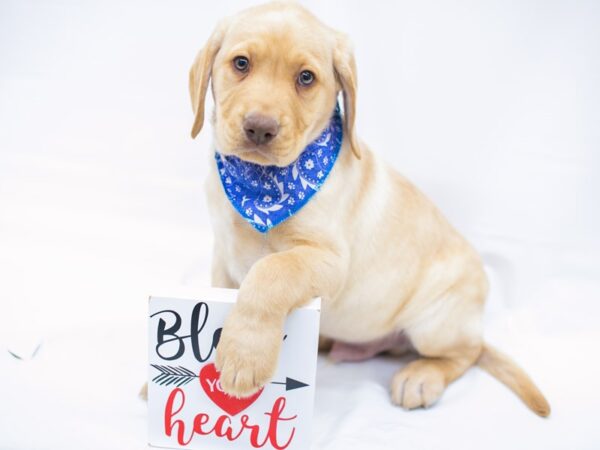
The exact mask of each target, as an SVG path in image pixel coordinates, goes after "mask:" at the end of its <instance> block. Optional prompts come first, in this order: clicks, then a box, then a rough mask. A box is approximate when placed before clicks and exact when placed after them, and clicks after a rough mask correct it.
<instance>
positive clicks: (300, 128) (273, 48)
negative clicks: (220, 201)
mask: <svg viewBox="0 0 600 450" xmlns="http://www.w3.org/2000/svg"><path fill="white" fill-rule="evenodd" d="M211 79H212V92H213V97H214V101H215V111H214V116H213V121H214V124H213V125H214V128H215V141H216V142H215V143H216V146H217V149H218V150H219V152H221V153H223V154H225V155H235V156H238V157H239V158H241V159H244V160H246V161H250V162H253V163H257V164H263V165H278V166H286V165H289V164H291V163H292V162H293V161H294V160H296V159H297V158H298V156H299V155H300V153H301V152H302V150H303V149H304V147H306V145H308V144H309V143H310V142H311V141H313V140H314V139H316V138H317V137H318V135H319V133H320V132H321V131H322V130H323V129H324V128H325V126H326V125H327V123H328V121H329V119H330V118H331V114H332V112H333V110H334V108H335V103H336V99H337V96H338V93H339V92H340V91H343V97H344V127H345V130H344V132H345V136H344V137H345V139H348V140H349V143H350V146H351V148H352V151H353V152H354V154H355V155H356V156H357V157H358V158H360V148H359V146H358V142H357V139H356V137H355V131H354V117H355V110H356V67H355V63H354V56H353V54H352V50H351V48H350V45H349V43H348V41H347V39H346V38H345V36H343V35H342V34H340V33H338V32H336V31H334V30H332V29H331V28H329V27H327V26H325V25H323V24H322V23H321V22H319V21H318V20H317V19H316V18H315V17H314V16H313V15H311V14H310V13H309V12H308V11H306V10H305V9H303V8H302V7H300V6H298V5H295V4H291V3H270V4H267V5H262V6H258V7H255V8H251V9H248V10H246V11H243V12H242V13H240V14H238V15H236V16H234V17H231V18H229V19H226V20H224V21H223V22H221V23H220V24H219V26H217V28H216V29H215V31H214V32H213V34H212V36H211V37H210V38H209V40H208V42H207V43H206V45H205V46H204V48H203V49H202V50H201V51H200V52H199V53H198V56H197V57H196V59H195V61H194V64H193V66H192V68H191V70H190V86H189V87H190V95H191V98H192V108H193V110H194V114H195V119H194V125H193V127H192V137H196V136H197V135H198V133H199V132H200V130H201V129H202V125H203V123H204V100H205V97H206V91H207V89H208V84H209V80H211Z"/></svg>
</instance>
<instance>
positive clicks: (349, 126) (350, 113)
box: [333, 33, 361, 159]
mask: <svg viewBox="0 0 600 450" xmlns="http://www.w3.org/2000/svg"><path fill="white" fill-rule="evenodd" d="M333 68H334V70H335V74H336V77H337V79H338V82H339V83H340V85H341V88H342V92H343V97H344V132H345V135H346V136H347V137H348V139H349V140H350V147H351V148H352V152H353V153H354V156H356V157H357V158H358V159H360V156H361V151H360V145H359V143H358V138H357V136H356V130H355V126H354V121H355V118H356V88H357V81H356V62H355V61H354V52H353V50H352V45H351V44H350V41H349V40H348V38H347V37H346V36H345V35H343V34H341V33H337V34H336V45H335V48H334V51H333Z"/></svg>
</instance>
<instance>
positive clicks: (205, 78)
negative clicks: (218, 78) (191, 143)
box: [189, 23, 225, 138]
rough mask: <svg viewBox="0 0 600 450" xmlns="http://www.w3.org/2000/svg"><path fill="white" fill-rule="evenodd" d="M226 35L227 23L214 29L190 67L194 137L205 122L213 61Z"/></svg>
mask: <svg viewBox="0 0 600 450" xmlns="http://www.w3.org/2000/svg"><path fill="white" fill-rule="evenodd" d="M224 36H225V25H224V24H223V23H221V24H219V26H217V28H216V29H215V31H213V33H212V35H211V36H210V38H209V39H208V42H207V43H206V44H205V45H204V48H202V50H200V51H199V52H198V54H197V55H196V59H195V60H194V63H193V64H192V68H191V69H190V81H189V88H190V96H191V98H192V109H193V111H194V115H195V117H194V125H193V126H192V138H195V137H196V136H198V133H200V130H202V125H203V124H204V99H205V98H206V91H207V90H208V82H209V80H210V76H211V72H212V67H213V63H214V62H215V57H216V56H217V53H218V52H219V49H220V48H221V44H222V43H223V37H224Z"/></svg>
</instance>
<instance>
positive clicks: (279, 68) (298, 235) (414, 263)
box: [189, 3, 550, 416]
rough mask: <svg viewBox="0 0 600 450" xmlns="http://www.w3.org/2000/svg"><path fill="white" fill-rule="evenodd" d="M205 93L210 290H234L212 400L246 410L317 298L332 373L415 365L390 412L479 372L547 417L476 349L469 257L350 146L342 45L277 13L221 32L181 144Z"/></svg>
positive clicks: (517, 375)
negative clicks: (228, 400)
mask: <svg viewBox="0 0 600 450" xmlns="http://www.w3.org/2000/svg"><path fill="white" fill-rule="evenodd" d="M209 82H211V83H212V94H213V97H214V101H215V110H214V113H213V115H212V125H213V128H214V143H215V149H216V154H211V156H210V158H211V170H210V175H209V177H208V180H207V185H206V187H207V195H208V200H209V207H210V211H211V218H212V221H213V224H212V225H213V227H214V233H215V244H214V259H213V268H212V280H213V284H214V286H217V287H229V288H239V298H238V302H237V304H236V306H235V307H234V309H233V310H232V312H231V314H230V316H229V317H228V318H227V320H226V322H225V325H224V328H223V332H222V336H221V340H220V343H219V345H218V348H217V356H216V365H217V368H218V369H219V370H220V372H221V383H222V386H223V389H224V390H225V392H227V393H229V394H231V395H235V396H246V395H249V394H252V393H253V392H255V391H256V390H258V389H259V388H260V387H261V386H263V385H265V384H266V383H267V382H268V381H269V380H270V379H271V377H272V376H273V374H274V371H275V369H276V365H277V360H278V355H279V350H280V346H281V342H282V327H283V323H284V320H285V318H286V316H287V315H288V314H289V313H290V312H291V311H292V310H294V309H295V308H298V307H300V306H302V305H303V304H305V303H307V302H308V301H309V300H310V299H312V298H313V297H316V296H320V297H322V299H323V304H322V318H321V335H322V336H323V337H324V338H326V339H325V340H328V341H329V344H330V346H331V345H332V351H333V355H334V356H335V357H337V358H338V359H344V358H345V359H355V360H357V359H361V358H363V357H368V356H370V355H373V354H375V353H377V352H380V351H384V350H391V351H394V350H398V349H399V348H400V347H406V344H407V343H409V344H410V346H411V348H412V349H414V351H416V352H417V353H418V354H419V355H420V359H418V360H416V361H413V362H411V363H409V364H408V365H407V366H406V367H403V368H402V369H400V370H399V371H398V372H397V373H396V375H395V376H394V377H393V379H392V382H391V397H392V401H393V402H394V403H396V404H398V405H400V406H402V407H404V408H407V409H412V408H418V407H427V406H430V405H432V404H433V403H435V402H436V401H437V400H438V399H439V398H440V396H441V395H442V393H443V391H444V389H445V387H446V386H447V385H448V384H449V383H451V382H452V381H453V380H455V379H456V378H457V377H459V376H461V375H462V374H463V373H464V372H465V371H466V370H467V369H468V368H469V367H471V366H472V365H474V364H478V365H480V366H482V367H483V368H484V369H486V370H487V371H489V372H490V373H491V374H492V375H494V376H495V377H496V378H498V379H499V380H500V381H502V382H504V383H505V384H506V385H507V386H508V387H510V388H511V389H512V390H513V391H515V392H516V393H517V395H518V396H519V397H520V398H521V399H522V400H523V401H524V402H525V403H526V404H527V406H529V407H530V408H531V409H532V410H533V411H535V412H536V413H537V414H539V415H541V416H547V415H548V414H549V412H550V406H549V405H548V403H547V401H546V400H545V398H544V396H543V395H542V394H541V392H540V391H539V390H538V389H537V388H536V387H535V385H534V384H533V382H532V381H531V380H530V379H529V378H528V376H527V375H526V374H525V373H524V372H523V371H522V370H521V369H519V368H518V367H517V366H516V365H515V364H514V363H513V362H511V361H510V360H509V359H508V358H507V357H505V356H503V355H501V354H500V353H498V352H497V351H495V350H493V349H492V348H490V347H489V346H488V345H486V344H485V343H484V342H483V339H482V326H481V323H482V310H483V305H484V301H485V298H486V294H487V290H488V282H487V280H486V276H485V274H484V271H483V268H482V263H481V260H480V258H479V256H478V255H477V253H476V252H475V251H474V250H473V249H472V248H471V246H470V245H469V244H468V243H467V242H466V241H465V240H464V239H463V238H462V237H461V236H460V235H459V234H458V233H457V231H456V230H455V229H454V228H452V226H451V225H450V224H449V223H448V222H447V221H446V220H445V219H444V217H443V216H442V214H441V213H440V212H439V211H438V210H437V209H436V207H435V206H434V205H433V204H432V203H431V202H430V201H429V200H428V199H427V198H426V197H425V196H424V195H423V194H422V193H421V192H419V191H418V190H417V189H416V188H415V187H414V186H413V185H412V184H411V183H410V182H409V181H408V180H406V179H405V178H403V177H402V176H401V175H400V174H398V173H397V172H396V171H395V170H394V169H392V168H391V167H389V166H387V165H386V164H384V163H383V162H382V161H381V160H380V159H378V158H377V156H376V155H375V154H374V153H372V152H371V151H370V150H369V148H368V147H367V146H366V145H365V144H364V143H363V142H361V141H360V140H359V139H358V137H357V136H356V132H355V127H354V122H355V116H356V88H357V81H356V67H355V62H354V57H353V53H352V49H351V46H350V44H349V42H348V40H347V38H346V37H345V36H344V35H342V34H340V33H338V32H336V31H334V30H333V29H331V28H329V27H328V26H326V25H324V24H322V23H321V22H320V21H319V20H317V19H316V18H315V17H314V16H313V15H311V14H310V13H309V12H308V11H306V10H305V9H303V8H302V7H300V6H297V5H294V4H290V3H270V4H266V5H262V6H258V7H254V8H251V9H248V10H246V11H243V12H241V13H240V14H238V15H236V16H233V17H230V18H227V19H225V20H223V21H222V22H221V23H220V24H219V25H218V26H217V28H216V29H215V31H214V32H213V34H212V36H211V37H210V39H209V40H208V42H207V43H206V45H205V46H204V48H203V49H202V50H201V51H200V53H199V54H198V55H197V57H196V59H195V61H194V63H193V66H192V69H191V72H190V83H189V88H190V92H191V99H192V105H193V110H194V114H195V119H194V123H193V127H192V137H196V135H197V134H198V133H199V132H200V130H201V129H202V126H203V123H204V116H205V113H204V102H205V97H206V93H207V90H208V86H209ZM340 93H342V97H343V116H342V113H341V110H340V109H338V108H336V104H337V99H338V95H339V94H340ZM307 155H308V156H307ZM317 169H318V170H317ZM313 194H314V195H313ZM332 343H333V344H332Z"/></svg>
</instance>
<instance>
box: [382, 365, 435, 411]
mask: <svg viewBox="0 0 600 450" xmlns="http://www.w3.org/2000/svg"><path fill="white" fill-rule="evenodd" d="M445 387H446V383H445V380H444V372H443V371H442V370H440V368H439V367H437V366H436V365H435V364H434V363H432V362H430V361H428V360H425V359H420V360H417V361H413V362H411V363H410V364H408V365H407V366H406V367H405V368H403V369H402V370H399V371H398V372H396V374H395V375H394V378H393V379H392V402H393V403H395V404H396V405H398V406H401V407H403V408H405V409H414V408H420V407H424V408H427V407H429V406H431V405H433V404H434V403H435V402H437V401H438V400H439V398H440V397H441V396H442V393H443V392H444V389H445Z"/></svg>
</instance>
